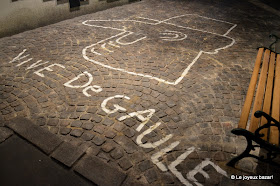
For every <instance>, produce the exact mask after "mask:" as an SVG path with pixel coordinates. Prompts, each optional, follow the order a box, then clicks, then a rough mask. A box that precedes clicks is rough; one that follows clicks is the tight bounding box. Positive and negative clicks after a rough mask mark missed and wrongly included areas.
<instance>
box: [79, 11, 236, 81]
mask: <svg viewBox="0 0 280 186" xmlns="http://www.w3.org/2000/svg"><path fill="white" fill-rule="evenodd" d="M190 15H195V16H198V17H201V18H205V19H209V20H214V21H217V22H222V23H227V24H230V25H232V27H231V28H230V29H228V30H227V32H226V33H225V34H223V35H222V34H217V33H213V32H209V31H205V30H200V29H195V28H190V27H185V26H180V25H176V24H173V23H169V22H167V21H169V20H171V19H174V18H179V17H184V16H190ZM138 18H141V19H144V20H145V19H146V20H150V21H154V22H155V23H149V22H145V21H139V20H127V19H124V20H86V21H84V22H83V23H82V24H84V25H87V26H92V27H99V28H105V29H106V28H109V29H113V30H118V31H121V33H119V34H116V35H114V36H111V37H109V38H106V39H103V40H101V41H99V42H97V43H95V44H92V45H89V46H87V47H85V48H84V49H83V50H82V55H83V57H84V59H86V60H87V61H90V62H93V63H95V64H97V65H100V66H103V67H105V68H109V69H111V70H117V71H120V72H125V73H127V74H131V75H135V76H141V77H146V78H149V79H153V80H157V81H159V82H162V83H166V84H169V85H177V84H179V83H180V82H181V81H182V80H183V78H184V77H185V76H186V75H187V74H188V72H189V70H190V69H191V67H192V66H193V65H194V64H195V63H196V61H197V60H198V59H199V57H200V56H201V55H202V54H203V53H205V54H210V55H212V54H217V53H218V52H219V50H224V49H226V48H229V47H231V46H232V45H233V44H234V43H235V39H233V38H231V37H229V36H227V35H228V34H229V33H230V32H231V31H232V30H233V29H234V28H235V27H236V26H237V24H234V23H230V22H227V21H222V20H217V19H213V18H209V17H205V16H200V15H197V14H184V15H179V16H174V17H171V18H168V19H165V20H163V21H159V20H154V19H150V18H143V17H138ZM90 21H96V22H97V21H107V22H120V21H121V22H124V21H126V22H138V23H144V24H150V25H158V24H160V23H165V24H169V25H173V26H176V27H179V28H185V29H190V30H195V31H199V32H204V33H209V34H213V35H217V36H223V37H225V38H228V39H231V40H232V42H231V43H230V44H229V45H226V46H224V47H221V48H217V49H214V52H205V51H203V50H201V51H199V53H198V54H197V56H196V57H195V58H194V59H193V61H192V62H191V63H190V64H189V65H188V66H187V68H185V70H184V71H183V72H182V73H181V75H180V77H179V78H177V79H176V80H175V81H173V82H171V81H167V80H164V79H162V78H159V77H154V76H151V75H147V74H141V73H136V72H132V71H127V70H125V69H122V68H115V67H112V66H110V65H106V64H103V63H101V62H99V61H95V60H93V59H90V58H89V57H88V56H87V54H86V51H87V49H89V48H92V47H94V46H95V45H98V44H100V43H103V42H105V41H108V40H110V39H113V38H116V37H118V36H121V35H124V36H121V37H120V38H119V39H117V41H116V42H117V43H118V44H121V45H128V44H133V43H135V42H137V41H139V40H142V39H145V37H142V38H140V39H138V40H135V41H133V42H131V43H125V44H124V43H120V41H119V40H120V39H121V38H123V37H125V36H128V35H130V34H132V33H133V32H130V31H127V30H126V28H125V27H123V28H122V29H119V28H113V27H105V26H99V25H91V24H89V23H88V22H90ZM91 50H94V49H91ZM98 55H99V54H98Z"/></svg>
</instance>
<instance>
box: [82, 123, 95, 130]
mask: <svg viewBox="0 0 280 186" xmlns="http://www.w3.org/2000/svg"><path fill="white" fill-rule="evenodd" d="M82 123H83V124H82V128H83V129H86V130H91V129H92V128H93V126H94V125H93V123H92V122H90V121H88V122H82Z"/></svg>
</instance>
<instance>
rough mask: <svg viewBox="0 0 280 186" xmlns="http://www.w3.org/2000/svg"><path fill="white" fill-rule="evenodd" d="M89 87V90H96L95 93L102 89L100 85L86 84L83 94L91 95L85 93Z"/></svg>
mask: <svg viewBox="0 0 280 186" xmlns="http://www.w3.org/2000/svg"><path fill="white" fill-rule="evenodd" d="M89 89H90V90H91V91H93V92H96V93H98V92H101V91H102V88H101V87H100V86H98V85H93V86H88V87H86V88H84V89H83V94H84V95H85V96H87V97H90V96H91V95H90V94H88V93H87V91H88V90H89Z"/></svg>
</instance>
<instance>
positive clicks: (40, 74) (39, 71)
mask: <svg viewBox="0 0 280 186" xmlns="http://www.w3.org/2000/svg"><path fill="white" fill-rule="evenodd" d="M53 66H58V67H61V68H65V66H63V65H60V64H58V63H54V64H51V65H49V66H47V67H45V68H42V69H40V70H37V71H36V72H34V73H35V74H37V75H38V76H41V77H45V75H44V74H42V73H41V72H42V71H43V70H47V71H50V72H52V71H53V69H51V67H53Z"/></svg>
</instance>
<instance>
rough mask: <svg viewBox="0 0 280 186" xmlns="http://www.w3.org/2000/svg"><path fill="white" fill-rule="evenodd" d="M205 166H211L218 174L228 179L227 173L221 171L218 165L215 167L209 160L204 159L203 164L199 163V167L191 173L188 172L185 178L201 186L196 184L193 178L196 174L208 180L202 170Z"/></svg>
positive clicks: (199, 185)
mask: <svg viewBox="0 0 280 186" xmlns="http://www.w3.org/2000/svg"><path fill="white" fill-rule="evenodd" d="M207 165H212V166H213V167H214V168H215V169H216V171H217V172H218V173H220V174H222V175H224V176H226V177H228V175H227V173H226V172H225V171H224V170H223V169H221V168H220V167H219V166H218V165H215V164H214V163H213V162H211V161H210V159H209V158H206V159H205V160H204V161H203V162H201V163H200V164H199V165H197V166H196V167H195V168H194V169H193V170H192V171H190V172H189V173H188V174H187V178H188V179H189V180H191V181H193V182H194V183H195V184H196V185H198V186H202V184H200V183H198V182H197V180H196V179H195V177H194V176H195V175H196V174H197V173H201V174H202V175H203V176H204V177H205V178H206V179H209V175H208V174H207V172H205V171H204V170H203V168H204V167H206V166H207Z"/></svg>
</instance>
